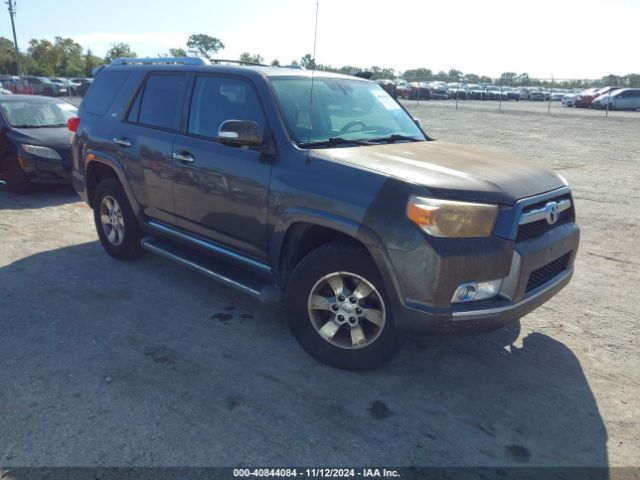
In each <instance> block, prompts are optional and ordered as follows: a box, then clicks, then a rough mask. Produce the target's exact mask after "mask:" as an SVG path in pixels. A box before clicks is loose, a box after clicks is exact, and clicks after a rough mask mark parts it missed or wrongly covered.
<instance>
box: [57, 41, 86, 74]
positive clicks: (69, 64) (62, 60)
mask: <svg viewBox="0 0 640 480" xmlns="http://www.w3.org/2000/svg"><path fill="white" fill-rule="evenodd" d="M54 46H55V48H56V49H57V50H58V51H59V62H58V64H57V65H56V67H55V71H56V72H55V73H56V75H60V76H63V77H75V76H77V75H81V74H82V72H83V70H84V65H83V61H82V60H83V59H82V46H81V45H80V44H79V43H76V42H74V41H73V39H72V38H62V37H56V38H55V45H54Z"/></svg>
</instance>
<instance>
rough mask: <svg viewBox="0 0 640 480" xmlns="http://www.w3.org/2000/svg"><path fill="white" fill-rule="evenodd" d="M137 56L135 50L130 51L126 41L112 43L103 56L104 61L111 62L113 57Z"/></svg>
mask: <svg viewBox="0 0 640 480" xmlns="http://www.w3.org/2000/svg"><path fill="white" fill-rule="evenodd" d="M137 56H138V55H137V54H136V52H133V51H131V47H130V46H129V44H128V43H112V44H111V48H110V49H109V50H107V55H106V56H105V57H104V63H111V60H113V59H114V58H135V57H137Z"/></svg>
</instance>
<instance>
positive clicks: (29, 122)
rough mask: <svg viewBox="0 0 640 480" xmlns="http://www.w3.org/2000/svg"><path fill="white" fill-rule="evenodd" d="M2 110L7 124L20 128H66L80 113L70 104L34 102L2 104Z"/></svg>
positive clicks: (0, 107) (0, 106)
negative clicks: (71, 119)
mask: <svg viewBox="0 0 640 480" xmlns="http://www.w3.org/2000/svg"><path fill="white" fill-rule="evenodd" d="M0 109H2V115H3V116H4V118H5V120H6V121H7V123H8V124H9V125H11V126H12V127H18V128H35V127H62V126H64V127H66V126H67V120H69V118H70V117H73V116H75V115H77V112H78V109H77V108H76V107H74V106H73V105H71V104H70V103H66V102H38V101H34V100H25V101H10V102H1V103H0Z"/></svg>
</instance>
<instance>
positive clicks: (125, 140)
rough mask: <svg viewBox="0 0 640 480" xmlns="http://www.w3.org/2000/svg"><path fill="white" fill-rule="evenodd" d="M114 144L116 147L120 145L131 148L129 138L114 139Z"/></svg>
mask: <svg viewBox="0 0 640 480" xmlns="http://www.w3.org/2000/svg"><path fill="white" fill-rule="evenodd" d="M113 143H115V144H116V145H120V146H121V147H130V146H131V140H129V139H128V138H118V137H113Z"/></svg>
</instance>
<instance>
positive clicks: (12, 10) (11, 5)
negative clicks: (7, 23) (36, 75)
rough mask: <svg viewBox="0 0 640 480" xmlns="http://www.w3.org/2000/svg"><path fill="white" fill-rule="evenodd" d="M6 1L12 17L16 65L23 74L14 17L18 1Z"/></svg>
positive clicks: (20, 74) (20, 73) (19, 74)
mask: <svg viewBox="0 0 640 480" xmlns="http://www.w3.org/2000/svg"><path fill="white" fill-rule="evenodd" d="M4 3H6V4H7V5H8V6H9V16H10V17H11V29H12V30H13V45H14V47H16V66H17V67H18V76H22V68H21V66H20V50H19V49H18V38H17V37H16V24H15V22H14V20H13V17H14V16H15V14H16V2H15V0H7V1H6V2H4Z"/></svg>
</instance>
